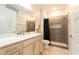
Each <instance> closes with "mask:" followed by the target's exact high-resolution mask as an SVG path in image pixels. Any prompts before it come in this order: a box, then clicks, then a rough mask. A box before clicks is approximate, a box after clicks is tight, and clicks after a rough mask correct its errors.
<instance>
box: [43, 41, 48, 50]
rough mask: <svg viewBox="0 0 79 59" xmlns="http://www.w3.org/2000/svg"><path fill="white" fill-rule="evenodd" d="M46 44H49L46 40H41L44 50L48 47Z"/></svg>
mask: <svg viewBox="0 0 79 59" xmlns="http://www.w3.org/2000/svg"><path fill="white" fill-rule="evenodd" d="M48 44H49V41H48V40H43V45H44V49H46V48H48V47H49V46H48Z"/></svg>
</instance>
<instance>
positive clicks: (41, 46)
mask: <svg viewBox="0 0 79 59" xmlns="http://www.w3.org/2000/svg"><path fill="white" fill-rule="evenodd" d="M39 49H40V53H42V51H43V39H42V38H41V39H40V48H39Z"/></svg>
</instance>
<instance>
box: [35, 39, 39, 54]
mask: <svg viewBox="0 0 79 59" xmlns="http://www.w3.org/2000/svg"><path fill="white" fill-rule="evenodd" d="M38 54H40V40H36V41H35V42H34V55H38Z"/></svg>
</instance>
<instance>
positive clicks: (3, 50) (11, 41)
mask: <svg viewBox="0 0 79 59" xmlns="http://www.w3.org/2000/svg"><path fill="white" fill-rule="evenodd" d="M42 51H43V36H42V34H40V33H34V32H32V33H30V34H29V33H28V34H25V35H18V36H17V35H16V36H13V37H9V38H0V55H39V54H41V53H42Z"/></svg>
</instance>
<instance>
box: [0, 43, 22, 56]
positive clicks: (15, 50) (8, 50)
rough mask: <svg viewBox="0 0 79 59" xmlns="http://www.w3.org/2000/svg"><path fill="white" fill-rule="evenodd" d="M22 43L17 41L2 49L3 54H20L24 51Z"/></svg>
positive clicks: (0, 52) (0, 51) (0, 50)
mask: <svg viewBox="0 0 79 59" xmlns="http://www.w3.org/2000/svg"><path fill="white" fill-rule="evenodd" d="M21 46H22V43H21V42H19V43H15V44H12V45H9V46H6V47H3V48H1V49H0V54H1V55H15V54H16V55H20V54H21V53H22V47H21Z"/></svg>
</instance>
